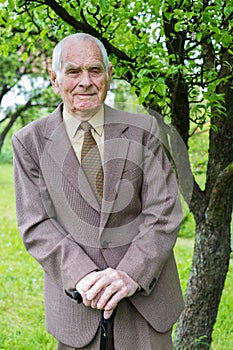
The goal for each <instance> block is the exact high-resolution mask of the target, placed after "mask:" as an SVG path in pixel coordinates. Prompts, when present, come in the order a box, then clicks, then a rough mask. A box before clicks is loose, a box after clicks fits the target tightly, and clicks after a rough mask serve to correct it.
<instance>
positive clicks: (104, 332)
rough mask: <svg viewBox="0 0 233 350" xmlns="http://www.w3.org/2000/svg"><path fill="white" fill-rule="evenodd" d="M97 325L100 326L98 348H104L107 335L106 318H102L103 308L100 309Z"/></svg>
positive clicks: (102, 349) (104, 349)
mask: <svg viewBox="0 0 233 350" xmlns="http://www.w3.org/2000/svg"><path fill="white" fill-rule="evenodd" d="M99 326H100V328H101V336H100V350H106V346H107V336H108V320H106V319H105V318H104V310H101V316H100V324H99Z"/></svg>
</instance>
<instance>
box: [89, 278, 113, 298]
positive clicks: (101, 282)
mask: <svg viewBox="0 0 233 350" xmlns="http://www.w3.org/2000/svg"><path fill="white" fill-rule="evenodd" d="M110 283H111V281H110V280H109V279H108V278H106V276H102V277H101V278H99V279H98V280H97V281H96V282H95V283H94V284H93V285H92V286H91V288H90V289H89V290H88V291H87V292H86V297H87V299H89V300H94V299H95V298H97V295H98V294H99V293H100V292H101V291H102V290H104V289H106V288H107V287H108V285H109V284H110ZM101 295H102V294H101Z"/></svg>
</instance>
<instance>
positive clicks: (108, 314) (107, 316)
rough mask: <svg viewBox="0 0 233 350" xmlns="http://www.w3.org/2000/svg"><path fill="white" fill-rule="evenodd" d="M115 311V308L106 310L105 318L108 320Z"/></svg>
mask: <svg viewBox="0 0 233 350" xmlns="http://www.w3.org/2000/svg"><path fill="white" fill-rule="evenodd" d="M113 311H114V309H113V310H104V318H105V319H106V320H108V319H109V318H110V317H111V316H112V314H113Z"/></svg>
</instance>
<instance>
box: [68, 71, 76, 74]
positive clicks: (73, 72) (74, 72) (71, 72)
mask: <svg viewBox="0 0 233 350" xmlns="http://www.w3.org/2000/svg"><path fill="white" fill-rule="evenodd" d="M77 73H78V71H77V70H70V71H69V72H68V74H77Z"/></svg>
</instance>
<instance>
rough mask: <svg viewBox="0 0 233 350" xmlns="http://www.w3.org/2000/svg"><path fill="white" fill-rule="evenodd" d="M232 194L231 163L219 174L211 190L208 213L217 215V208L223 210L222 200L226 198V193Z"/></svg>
mask: <svg viewBox="0 0 233 350" xmlns="http://www.w3.org/2000/svg"><path fill="white" fill-rule="evenodd" d="M229 191H231V192H233V162H231V163H230V164H228V166H227V167H226V168H225V169H224V170H223V171H221V172H220V174H219V175H218V177H217V180H216V182H215V185H214V187H213V189H212V192H211V196H210V200H209V212H210V213H217V212H218V211H217V208H218V207H219V208H220V209H221V211H222V210H224V209H223V207H222V206H223V203H222V199H223V198H226V193H227V192H229Z"/></svg>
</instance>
